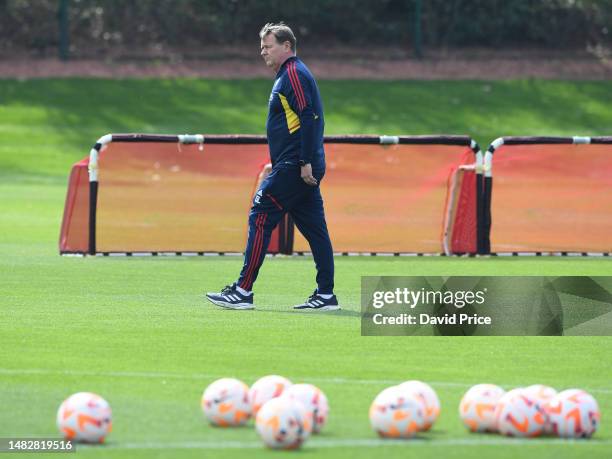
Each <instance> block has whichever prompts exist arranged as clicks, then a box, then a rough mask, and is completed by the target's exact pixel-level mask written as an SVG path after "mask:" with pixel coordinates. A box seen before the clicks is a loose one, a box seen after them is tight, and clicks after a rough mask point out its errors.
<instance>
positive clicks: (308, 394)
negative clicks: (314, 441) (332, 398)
mask: <svg viewBox="0 0 612 459" xmlns="http://www.w3.org/2000/svg"><path fill="white" fill-rule="evenodd" d="M283 397H290V398H294V399H296V400H299V401H300V402H302V404H303V405H304V406H305V407H306V409H307V410H310V411H311V412H312V432H313V433H319V432H320V431H321V428H322V427H323V425H324V424H325V422H326V421H327V415H328V414H329V404H328V403H327V397H326V396H325V394H324V393H323V391H321V389H319V388H318V387H316V386H313V385H312V384H295V385H293V386H291V387H290V388H289V389H287V390H286V391H285V392H284V393H283Z"/></svg>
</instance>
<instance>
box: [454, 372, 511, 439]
mask: <svg viewBox="0 0 612 459" xmlns="http://www.w3.org/2000/svg"><path fill="white" fill-rule="evenodd" d="M505 393H506V391H504V390H503V389H502V388H501V387H499V386H496V385H495V384H477V385H475V386H473V387H472V388H471V389H470V390H468V391H467V392H466V393H465V395H464V396H463V398H462V399H461V403H460V404H459V416H460V417H461V421H463V424H464V425H465V426H466V427H467V428H468V429H469V430H470V431H472V432H496V431H497V427H496V425H495V407H496V406H497V402H498V401H499V399H500V398H501V397H502V396H503V395H504V394H505Z"/></svg>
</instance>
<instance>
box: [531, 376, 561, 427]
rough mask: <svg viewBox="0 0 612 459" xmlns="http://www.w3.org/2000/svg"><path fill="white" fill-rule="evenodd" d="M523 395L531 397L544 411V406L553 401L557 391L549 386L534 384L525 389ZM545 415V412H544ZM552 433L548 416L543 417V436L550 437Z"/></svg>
mask: <svg viewBox="0 0 612 459" xmlns="http://www.w3.org/2000/svg"><path fill="white" fill-rule="evenodd" d="M524 390H525V393H526V394H527V395H528V396H529V397H532V398H533V399H534V400H535V401H536V402H537V403H538V404H539V405H540V408H542V409H543V410H544V407H545V406H546V404H547V403H548V402H549V401H550V400H552V399H553V397H554V396H555V395H557V391H556V390H555V389H553V388H552V387H550V386H545V385H543V384H534V385H532V386H528V387H525V389H524ZM544 412H545V414H546V410H544ZM552 433H553V430H552V425H551V424H550V422H549V421H548V416H545V420H544V434H546V435H550V434H552Z"/></svg>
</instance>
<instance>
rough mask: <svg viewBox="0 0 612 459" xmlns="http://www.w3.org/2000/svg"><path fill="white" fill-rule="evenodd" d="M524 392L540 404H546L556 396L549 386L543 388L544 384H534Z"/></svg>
mask: <svg viewBox="0 0 612 459" xmlns="http://www.w3.org/2000/svg"><path fill="white" fill-rule="evenodd" d="M524 391H525V393H526V394H527V395H528V396H530V397H532V398H534V399H535V400H536V401H537V402H538V403H540V404H542V403H544V402H547V401H548V400H550V399H552V398H553V397H554V396H555V395H557V391H556V390H555V389H553V388H552V387H550V386H545V385H544V384H534V385H532V386H528V387H525V389H524Z"/></svg>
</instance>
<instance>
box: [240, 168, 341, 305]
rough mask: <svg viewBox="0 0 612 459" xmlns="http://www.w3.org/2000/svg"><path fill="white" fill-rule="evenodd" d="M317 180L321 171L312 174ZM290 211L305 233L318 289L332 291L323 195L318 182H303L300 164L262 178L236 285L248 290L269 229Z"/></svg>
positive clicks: (261, 261)
mask: <svg viewBox="0 0 612 459" xmlns="http://www.w3.org/2000/svg"><path fill="white" fill-rule="evenodd" d="M313 175H314V176H315V178H316V179H317V180H318V182H319V183H320V182H321V179H322V178H323V176H322V175H317V174H313ZM287 212H289V214H290V215H291V217H292V218H293V221H294V222H295V225H296V226H297V228H298V229H299V230H300V232H301V233H302V234H303V235H304V237H305V238H306V240H307V241H308V243H309V244H310V249H311V251H312V255H313V258H314V262H315V265H316V268H317V291H318V293H322V294H331V293H333V290H334V252H333V249H332V244H331V240H330V238H329V233H328V231H327V224H326V223H325V212H324V210H323V198H322V197H321V190H320V189H319V187H318V186H310V185H307V184H306V183H304V181H303V180H302V178H301V177H300V169H299V168H294V167H292V168H288V169H280V168H279V169H273V170H272V172H271V173H270V175H268V177H266V179H265V180H264V181H263V182H262V184H261V186H260V188H259V190H258V191H257V193H256V195H255V198H254V199H253V205H252V207H251V212H250V213H249V238H248V242H247V248H246V254H245V257H244V266H243V267H242V271H241V272H240V277H239V278H238V282H237V283H238V285H239V286H240V287H241V288H243V289H245V290H251V289H252V287H253V283H254V282H255V280H256V279H257V274H258V273H259V268H260V267H261V265H262V263H263V261H264V257H265V255H266V251H267V250H268V244H269V243H270V236H271V234H272V230H273V229H274V228H275V227H276V225H277V224H278V222H279V221H280V220H281V218H282V217H283V215H284V214H285V213H287Z"/></svg>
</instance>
